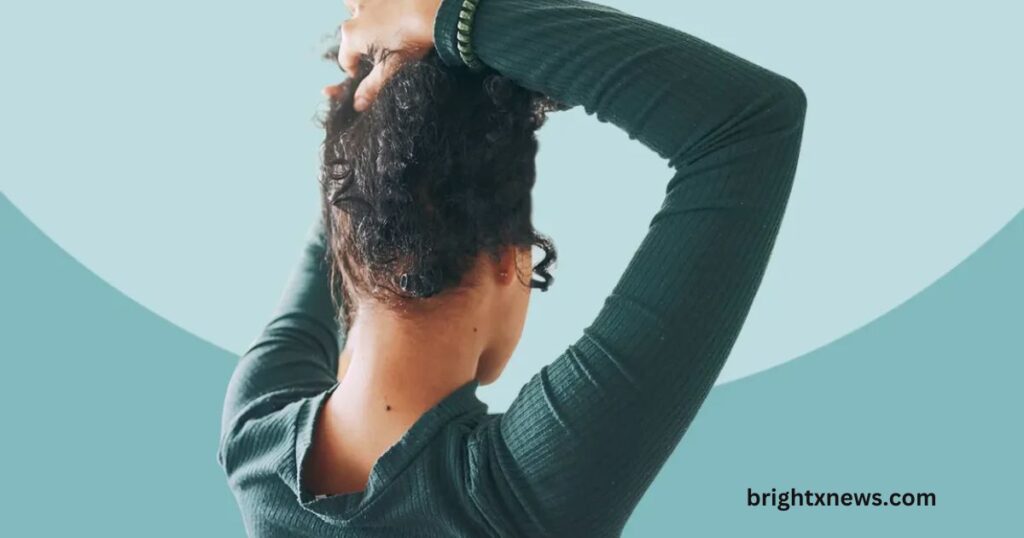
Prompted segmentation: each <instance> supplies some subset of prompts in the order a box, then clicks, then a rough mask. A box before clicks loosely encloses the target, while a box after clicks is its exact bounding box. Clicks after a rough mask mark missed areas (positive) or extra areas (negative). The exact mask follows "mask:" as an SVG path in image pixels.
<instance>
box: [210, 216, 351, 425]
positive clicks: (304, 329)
mask: <svg viewBox="0 0 1024 538" xmlns="http://www.w3.org/2000/svg"><path fill="white" fill-rule="evenodd" d="M323 232H324V229H323V221H322V219H318V220H317V222H316V223H315V224H314V225H313V226H312V227H311V228H310V230H309V232H308V233H307V235H306V239H305V241H304V243H303V248H302V251H301V254H300V256H299V259H298V261H297V263H296V265H295V266H294V268H293V270H292V273H291V276H290V278H289V280H288V283H287V285H286V286H285V290H284V293H282V295H281V297H280V299H279V300H278V304H277V307H276V308H275V311H274V313H273V315H272V316H271V319H270V321H269V322H268V323H267V324H266V326H264V328H263V329H262V331H261V332H260V334H259V336H258V337H257V338H256V339H255V341H254V342H253V343H252V345H251V346H250V347H249V349H248V350H246V352H245V353H244V354H243V355H242V357H241V359H240V360H239V363H238V366H236V368H235V371H234V373H233V375H232V378H231V381H230V383H229V385H228V389H227V395H226V397H225V402H224V413H223V421H222V426H223V428H224V432H223V433H224V434H225V435H227V434H228V433H229V431H228V430H230V429H231V428H232V427H237V426H239V425H240V424H241V423H244V422H245V420H247V419H250V418H254V417H258V416H261V415H265V414H266V413H269V412H272V411H273V410H275V409H276V408H277V407H278V406H280V405H283V404H285V403H287V402H288V401H291V400H293V399H295V398H296V397H300V396H301V395H303V394H306V393H309V394H312V393H315V392H317V391H319V390H322V389H324V388H326V387H328V386H330V384H331V383H333V382H334V380H335V376H336V372H337V369H338V351H339V346H340V345H341V344H342V342H343V334H342V333H340V332H339V326H338V323H337V321H336V319H337V318H336V316H335V308H334V302H333V299H332V297H331V292H330V284H329V279H328V266H327V261H326V258H325V245H324V235H323Z"/></svg>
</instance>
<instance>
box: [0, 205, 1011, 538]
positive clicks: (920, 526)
mask: <svg viewBox="0 0 1024 538" xmlns="http://www.w3.org/2000/svg"><path fill="white" fill-rule="evenodd" d="M0 230H3V232H4V233H3V235H2V236H0V237H2V243H0V249H2V252H3V253H4V255H5V259H6V262H5V263H4V266H3V267H4V269H3V271H4V272H3V278H2V279H0V297H3V298H4V300H3V302H2V303H0V327H3V328H4V331H5V332H4V337H3V347H2V349H3V361H2V362H0V409H2V410H3V423H4V427H5V432H6V434H5V436H4V439H5V442H4V444H3V461H5V462H6V463H7V466H6V468H5V470H4V481H3V486H2V487H0V506H2V507H3V510H4V516H3V517H2V518H0V535H2V536H65V535H68V536H71V535H87V536H93V535H97V534H98V535H102V536H242V535H244V532H243V530H242V527H241V522H240V519H239V517H238V514H237V510H236V509H235V506H234V504H233V501H232V498H231V496H230V494H229V492H228V490H227V487H226V485H225V483H224V480H223V477H222V474H221V471H220V469H219V467H218V466H217V464H216V458H215V453H216V445H217V435H218V419H219V416H218V411H219V408H220V403H221V401H222V397H223V391H224V388H225V386H226V384H227V380H228V377H229V375H230V371H231V367H232V365H233V362H234V360H235V357H234V356H233V355H232V354H231V353H228V352H226V351H223V350H221V349H219V348H216V347H214V346H212V345H210V344H208V343H206V342H204V341H202V340H200V339H198V338H196V337H195V336H193V335H191V334H189V333H187V332H186V331H184V330H182V329H181V328H179V327H177V326H175V325H173V324H171V323H169V322H167V321H166V320H164V319H162V318H160V317H158V316H156V315H154V314H153V313H152V312H150V311H148V310H147V309H145V308H144V307H142V306H140V305H139V304H138V303H136V302H135V301H133V300H131V299H129V298H128V297H126V296H125V295H124V294H122V293H120V292H118V291H117V290H116V289H114V288H113V287H111V286H110V285H109V284H107V283H105V282H103V281H102V280H100V279H99V278H97V277H96V276H95V275H94V274H92V273H91V272H89V271H88V270H87V269H86V268H85V267H84V266H82V265H81V264H80V263H79V262H78V261H76V260H74V259H73V258H71V257H70V256H69V255H68V254H67V253H65V252H64V251H62V250H60V248H59V247H57V245H55V244H54V243H53V242H52V241H50V240H49V239H48V238H47V237H45V235H43V234H42V233H41V232H40V231H39V229H38V228H36V227H35V226H33V225H32V224H31V223H30V222H29V221H28V219H27V218H26V217H25V216H24V215H23V214H22V213H20V212H18V211H17V210H16V209H15V208H14V207H13V206H12V205H11V204H10V202H9V201H8V200H6V199H5V198H2V197H0ZM1021 274H1024V212H1021V213H1018V215H1017V217H1016V218H1014V219H1013V220H1012V221H1011V222H1010V223H1009V224H1008V225H1007V226H1006V227H1005V228H1004V229H1003V230H1002V231H1000V232H999V233H998V234H996V236H995V237H994V238H992V239H991V240H989V241H988V242H987V243H986V244H985V245H983V246H982V247H981V248H980V249H979V250H978V251H977V252H976V253H974V254H973V255H971V256H970V257H969V258H968V259H967V260H965V261H963V262H962V263H961V264H959V265H958V266H957V267H956V268H955V269H953V270H952V271H951V272H950V273H949V274H947V275H945V276H943V277H942V278H941V279H939V281H938V282H936V283H935V284H933V285H932V286H930V287H929V288H928V289H927V290H925V291H923V292H922V293H920V294H918V295H916V296H914V297H913V298H912V299H910V300H909V301H907V302H905V303H904V304H902V305H900V306H899V307H897V308H895V309H894V310H892V311H891V312H889V313H887V314H886V315H884V316H882V317H880V318H879V319H877V320H875V321H873V322H871V323H870V324H868V325H866V326H865V327H862V328H860V329H858V330H856V331H854V332H852V333H851V334H849V335H847V336H845V337H843V338H840V339H839V340H837V341H835V342H832V343H831V344H829V345H827V346H825V347H823V348H820V349H818V350H815V351H814V352H812V353H809V354H807V355H805V356H803V357H800V358H798V359H796V360H794V361H790V362H788V363H786V364H784V365H782V366H777V367H775V368H773V369H770V370H768V371H765V372H762V373H759V374H756V375H754V376H751V377H748V378H745V379H742V380H740V381H736V382H733V383H729V384H726V385H724V386H719V387H717V388H716V389H714V390H713V391H712V394H711V397H710V398H709V400H708V401H707V403H706V404H705V406H704V408H703V409H702V410H701V412H700V414H699V415H698V418H697V420H696V421H695V422H694V424H693V425H692V427H691V430H690V431H689V432H688V433H687V435H686V437H684V439H683V442H682V444H681V445H680V446H679V448H678V449H677V450H676V451H675V453H674V454H673V455H672V457H671V458H670V459H669V461H668V463H667V464H666V466H665V468H664V469H663V471H662V472H661V474H660V475H659V476H658V477H657V479H656V480H655V482H654V484H653V486H652V487H651V489H650V490H649V491H648V493H647V495H646V496H645V497H644V498H643V500H642V501H641V503H640V505H639V506H638V507H637V510H636V512H635V513H634V516H633V518H632V519H631V520H630V522H629V524H628V526H627V527H626V532H625V533H624V536H627V537H637V538H640V537H652V536H673V537H674V536H691V535H692V536H737V535H750V534H751V533H757V535H763V536H781V535H786V536H823V535H824V536H864V535H881V536H904V535H910V536H1015V535H1018V534H1019V531H1020V527H1021V523H1020V516H1019V508H1020V504H1021V500H1022V499H1021V496H1022V494H1021V491H1022V490H1021V486H1020V485H1021V483H1022V479H1024V469H1022V466H1021V460H1020V454H1021V453H1024V435H1022V433H1021V428H1020V411H1021V409H1022V404H1024V396H1022V392H1021V391H1020V387H1019V383H1020V378H1021V375H1022V374H1024V366H1022V365H1024V361H1022V360H1021V359H1024V334H1022V332H1021V331H1020V328H1021V321H1022V319H1024V308H1022V305H1024V282H1022V280H1021V278H1020V275H1021ZM748 487H751V488H754V490H763V491H770V490H771V488H773V487H774V488H778V489H779V490H784V489H788V488H790V487H796V488H797V489H800V490H804V489H811V490H814V491H838V492H844V491H851V492H857V491H868V492H872V491H879V492H883V493H888V492H890V491H900V492H903V491H909V492H933V493H935V495H936V499H937V506H935V507H923V508H853V507H850V508H822V507H814V508H793V509H790V510H789V511H787V512H779V511H776V510H775V509H773V508H763V507H761V508H751V507H748V506H746V491H747V489H746V488H748ZM741 533H742V534H741Z"/></svg>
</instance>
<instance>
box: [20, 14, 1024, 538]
mask: <svg viewBox="0 0 1024 538" xmlns="http://www.w3.org/2000/svg"><path fill="white" fill-rule="evenodd" d="M607 3H608V4H610V5H613V6H615V7H619V8H622V9H625V10H627V11H629V12H631V13H635V14H637V15H641V16H644V17H648V18H651V19H655V20H658V21H659V22H663V23H665V24H668V25H671V26H674V27H676V28H679V29H682V30H684V31H687V32H689V33H692V34H694V35H696V36H698V37H701V38H704V39H707V40H708V41H710V42H712V43H715V44H717V45H719V46H722V47H724V48H726V49H727V50H730V51H732V52H735V53H737V54H739V55H741V56H743V57H745V58H748V59H750V60H751V61H754V62H756V63H758V64H761V65H763V66H765V67H768V68H769V69H772V70H774V71H777V72H779V73H782V74H785V75H786V76H788V77H790V78H792V79H794V80H796V81H797V82H799V83H800V85H801V86H802V87H804V89H805V91H806V93H807V94H808V99H809V108H808V118H807V125H806V130H805V136H804V144H803V150H802V156H801V162H800V166H799V169H798V172H797V178H796V183H795V185H794V189H793V195H792V198H791V202H790V206H789V209H788V210H787V214H786V218H785V220H784V222H783V226H782V229H781V232H780V236H779V239H778V242H777V244H776V249H775V252H774V253H773V256H772V261H771V264H770V266H769V269H768V273H767V274H766V276H765V279H764V284H763V286H762V288H761V290H760V292H759V294H758V297H757V299H756V301H755V303H754V307H753V310H752V311H751V314H750V316H749V318H748V321H747V324H746V325H745V326H744V329H743V332H742V334H741V335H740V338H739V340H738V341H737V344H736V347H735V349H734V352H733V354H732V356H731V357H730V360H729V363H728V364H727V366H726V370H725V371H724V372H723V375H722V377H721V378H720V380H719V381H720V385H719V386H718V387H717V388H716V389H715V390H714V391H713V392H712V396H711V398H710V399H709V401H708V403H707V404H706V406H705V407H704V408H703V410H702V411H701V413H700V415H699V417H698V419H697V421H696V422H695V424H694V425H693V427H692V429H691V431H690V432H689V433H688V434H687V436H686V437H685V438H684V441H683V443H682V445H681V446H680V448H679V449H678V450H677V451H676V453H675V454H674V456H673V458H672V459H671V460H670V462H669V463H668V464H667V465H666V467H665V469H664V471H663V472H662V474H661V475H659V477H658V479H657V480H656V482H655V484H654V486H653V487H652V488H651V490H650V491H649V493H648V495H647V496H646V497H645V498H644V500H643V502H642V503H641V504H640V506H639V507H638V509H637V511H636V514H635V516H634V518H633V519H632V520H631V522H630V525H629V526H628V527H627V532H626V536H637V537H647V536H680V535H687V534H692V535H701V536H709V535H710V536H717V535H722V536H733V535H735V534H738V533H741V532H742V533H745V534H750V533H752V532H757V533H761V534H765V535H778V534H782V533H785V534H788V535H795V536H819V535H823V534H824V535H829V536H834V535H840V536H841V535H851V536H860V535H864V534H869V533H870V534H873V535H875V534H877V535H902V534H911V535H918V534H923V533H926V532H927V533H929V534H931V535H942V536H945V535H948V536H962V535H964V534H970V535H984V536H1000V535H1017V534H1019V533H1020V531H1021V526H1022V525H1021V520H1020V518H1019V517H1016V518H1015V517H1013V516H1012V514H1013V513H1015V512H1016V511H1017V509H1018V507H1019V506H1020V505H1021V502H1022V501H1024V494H1022V493H1021V490H1020V487H1019V484H1020V483H1021V479H1022V478H1024V476H1022V474H1024V470H1022V465H1021V463H1020V459H1019V456H1017V457H1014V456H1016V454H1019V453H1021V452H1022V451H1021V449H1022V448H1024V447H1022V440H1021V433H1020V427H1019V426H1018V423H1019V422H1020V418H1019V416H1020V410H1021V409H1022V405H1021V404H1022V403H1024V402H1022V399H1024V397H1022V396H1021V391H1020V390H1018V389H1017V388H1016V387H1015V386H1011V383H1014V382H1015V381H1017V380H1018V379H1020V374H1021V369H1022V366H1021V364H1022V362H1021V359H1024V342H1022V337H1021V336H1020V334H1021V333H1022V331H1021V327H1022V325H1024V323H1022V322H1024V312H1022V307H1021V306H1020V305H1021V304H1022V301H1021V300H1022V299H1024V289H1022V283H1021V279H1020V278H1019V276H1017V275H1020V274H1024V216H1022V213H1021V209H1022V208H1024V170H1022V167H1021V165H1020V161H1019V147H1018V146H1019V144H1020V127H1019V126H1020V125H1022V124H1024V105H1022V104H1021V102H1022V101H1021V100H1020V99H1019V97H1018V96H1019V95H1024V74H1022V71H1021V70H1020V69H1017V68H1015V67H1013V66H1015V65H1016V64H1017V63H1019V58H1018V56H1019V51H1021V50H1024V37H1022V34H1021V33H1020V32H1019V31H1018V29H1017V28H1016V26H1017V25H1018V24H1019V21H1020V20H1021V15H1022V8H1021V7H1020V6H1019V5H1018V4H1015V3H1010V2H999V1H980V2H974V3H971V4H970V5H966V4H963V5H952V4H951V5H936V4H934V3H926V2H923V1H906V2H899V3H891V2H881V1H880V0H865V1H863V2H857V3H846V4H842V3H834V2H829V3H820V2H811V1H810V0H801V1H798V0H783V1H780V2H773V3H760V2H754V1H753V0H723V1H720V2H702V3H697V2H662V1H658V0H634V1H631V2H625V1H624V0H611V1H609V2H607ZM345 16H346V13H345V11H344V8H343V4H342V2H340V1H331V2H328V1H326V0H316V1H314V2H305V3H300V4H287V3H263V2H256V3H253V2H241V1H238V0H225V1H222V2H216V3H206V2H198V1H197V0H183V1H180V2H175V3H170V4H166V3H164V4H161V3H139V2H127V1H124V0H98V1H96V2H88V3H82V2H70V1H68V0H51V1H41V2H31V3H26V2H23V3H10V2H8V3H5V4H3V5H0V66H2V68H3V84H0V147H2V148H3V152H2V154H0V413H2V415H0V418H2V420H3V423H4V425H5V426H6V430H5V435H4V436H3V439H4V441H5V442H4V443H2V444H0V458H2V461H4V462H6V463H7V466H6V468H5V471H4V473H3V475H2V476H3V480H2V482H0V484H2V485H0V536H9V535H11V536H35V535H39V536H58V535H60V536H63V535H95V534H100V535H104V536H139V535H146V536H164V535H166V536H195V535H201V536H241V535H242V534H243V532H242V529H241V526H240V521H239V518H238V515H237V511H236V509H235V507H234V503H233V501H232V499H231V496H230V494H229V493H228V491H227V488H226V485H225V483H224V480H223V477H222V476H221V474H220V470H219V469H218V468H217V466H216V462H215V457H214V455H215V448H216V446H215V445H216V439H217V428H218V419H219V411H220V403H221V399H222V396H223V390H224V387H225V385H226V383H227V378H228V376H229V375H230V371H231V368H232V366H233V361H234V360H235V357H236V356H237V353H239V352H241V351H242V350H244V348H245V347H246V346H247V345H248V343H249V341H250V340H251V339H252V338H253V337H255V335H256V334H257V332H258V330H259V329H260V327H261V325H262V324H263V323H264V322H265V321H266V320H267V316H269V314H270V311H271V308H272V307H273V305H274V302H275V301H276V300H277V298H278V296H279V294H280V291H281V289H282V287H283V284H284V281H285V278H286V276H287V274H288V271H289V270H290V269H291V267H292V264H293V263H294V261H295V260H296V258H297V256H298V253H299V248H300V246H301V241H302V239H303V237H304V235H305V232H306V230H307V229H308V226H309V223H310V221H311V219H312V218H313V215H314V211H315V210H316V182H315V178H316V166H317V146H318V144H319V139H320V133H319V131H318V129H317V127H316V124H315V121H314V116H315V115H316V113H317V111H318V109H319V107H320V104H321V97H320V95H319V89H320V87H322V86H323V85H325V84H328V83H332V82H336V81H337V80H338V77H339V75H340V73H339V72H338V71H337V69H336V68H335V67H332V66H331V65H329V64H327V63H324V62H322V61H320V60H319V59H318V53H319V52H320V51H321V50H323V49H324V48H326V46H327V44H328V42H329V34H330V33H331V30H332V28H333V27H334V26H335V25H336V24H338V23H339V22H340V21H341V20H343V19H344V18H345ZM540 138H541V153H540V155H539V161H538V162H539V178H538V186H537V188H536V190H535V198H536V202H535V205H536V208H535V222H536V224H537V226H538V228H540V229H541V230H542V231H544V232H546V233H548V234H550V235H551V236H553V237H554V239H555V241H556V244H557V245H558V248H559V253H560V260H559V265H558V267H557V268H556V271H555V275H556V282H555V285H554V286H553V287H552V290H551V292H549V293H547V294H542V295H538V296H536V300H534V301H532V303H531V310H530V314H529V317H528V319H527V326H526V330H525V333H524V337H523V341H522V343H521V345H520V347H519V348H518V350H517V351H516V354H515V356H514V357H513V359H512V363H511V365H510V366H509V368H508V369H507V371H506V373H505V375H504V376H503V378H502V380H501V381H499V382H498V383H496V384H494V385H492V386H488V387H483V388H481V390H480V394H481V397H482V398H483V399H484V400H485V401H487V402H488V403H490V404H491V405H492V409H493V410H495V411H500V410H502V409H504V408H505V407H506V406H507V404H508V402H509V401H511V399H512V398H513V397H514V396H515V394H516V393H517V392H518V390H519V387H520V386H521V385H522V384H523V383H524V382H526V381H527V380H528V379H529V377H530V376H532V375H533V374H534V373H535V372H536V371H537V370H538V369H539V368H540V366H541V365H543V364H545V363H547V362H548V361H550V360H552V359H553V358H554V357H556V356H557V355H558V353H560V352H561V351H562V350H563V349H564V346H565V345H566V343H567V342H570V341H572V339H574V338H575V336H574V335H577V334H578V333H579V332H580V331H581V330H582V328H583V327H584V326H585V325H586V324H588V323H589V322H590V321H591V320H592V317H593V315H595V314H596V312H597V311H598V310H599V308H600V304H601V302H602V301H603V300H604V297H605V295H606V293H607V291H610V290H611V288H612V286H613V285H614V282H615V281H616V279H617V278H618V276H619V275H620V274H621V272H622V270H623V269H624V268H625V265H626V263H627V262H628V260H629V257H630V256H631V254H632V253H633V251H634V250H635V248H636V247H637V246H638V244H639V242H640V240H641V238H642V236H643V233H644V232H645V231H646V226H647V224H648V223H649V219H650V216H651V215H653V213H654V211H655V210H656V209H657V207H658V205H659V204H660V201H661V198H662V196H663V195H664V185H665V182H666V181H667V180H668V173H667V168H665V167H664V164H663V163H662V162H661V161H660V160H659V159H657V157H656V156H654V155H653V154H652V153H650V152H649V151H647V150H646V149H644V148H643V147H641V146H639V144H636V143H635V142H631V141H629V140H628V139H627V138H626V136H625V135H624V134H622V133H620V132H619V131H617V130H616V129H615V128H614V127H613V126H611V125H606V124H600V123H598V122H596V121H595V120H593V119H592V118H589V117H587V116H586V115H584V114H583V113H582V111H580V110H575V111H571V112H567V113H562V114H557V115H554V116H553V117H552V118H551V120H550V122H549V124H548V125H547V126H546V127H545V128H544V130H543V131H542V132H541V135H540ZM580 189H586V190H587V202H588V204H589V206H588V207H580V206H572V207H566V206H565V205H564V204H563V203H562V201H563V200H566V199H569V198H570V196H574V195H576V194H578V192H579V191H580ZM243 266H244V267H245V270H244V271H243V270H241V268H242V267H243ZM595 290H597V291H595ZM601 290H605V291H601ZM747 487H752V488H754V489H755V490H757V489H764V490H770V489H771V488H772V487H776V488H779V489H780V490H781V489H788V488H789V487H797V488H798V489H817V490H838V491H881V492H888V491H889V490H899V491H904V490H906V491H934V492H935V493H936V495H937V497H938V502H939V506H938V507H936V508H914V509H881V508H859V509H857V508H804V509H793V510H790V511H789V512H777V511H775V510H773V509H765V508H749V507H747V506H746V504H745V502H746V496H745V495H746V488H747ZM1014 488H1016V489H1014Z"/></svg>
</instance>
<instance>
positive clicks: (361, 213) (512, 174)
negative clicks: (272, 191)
mask: <svg viewBox="0 0 1024 538" xmlns="http://www.w3.org/2000/svg"><path fill="white" fill-rule="evenodd" d="M376 57H377V59H376V60H375V61H383V60H385V59H386V58H387V55H386V54H380V55H376ZM370 58H371V57H367V58H366V59H364V61H363V64H362V67H361V74H360V75H357V76H356V77H353V78H350V79H348V80H346V82H345V83H343V86H342V92H341V94H340V95H339V96H338V97H337V98H336V99H334V100H332V102H331V109H330V110H329V112H328V114H327V116H326V118H325V119H324V122H323V126H324V129H325V131H326V136H325V140H324V144H323V148H322V151H323V154H322V167H321V177H320V183H321V187H322V202H323V211H324V222H325V223H326V226H325V231H326V236H327V249H328V257H329V261H330V267H331V280H332V283H333V284H334V286H333V288H334V289H335V290H341V292H342V293H343V294H344V295H343V300H342V301H341V304H342V306H343V308H342V312H341V316H342V318H343V319H344V322H345V323H346V325H350V324H351V322H352V312H351V310H353V309H352V308H351V306H352V305H353V302H352V299H353V295H354V294H355V292H357V291H358V292H359V295H360V296H366V297H371V298H373V299H374V300H376V301H378V302H381V303H383V304H386V305H388V306H390V307H392V308H394V309H395V310H397V311H399V312H406V311H408V310H409V307H410V306H411V305H412V303H413V302H417V301H419V300H420V299H424V298H427V297H432V296H434V295H437V294H439V293H441V292H443V291H445V290H448V289H451V288H459V287H461V286H462V285H463V284H465V283H464V282H463V277H464V276H465V274H466V272H467V270H468V269H469V268H470V267H471V266H472V263H473V261H474V258H475V257H476V256H477V255H479V254H480V253H482V252H489V253H491V254H492V256H494V257H495V260H497V259H498V251H499V249H500V248H502V247H506V246H510V245H511V246H517V247H526V248H532V246H534V245H536V246H539V247H540V248H541V249H542V250H543V251H544V258H543V260H541V261H540V262H539V263H537V264H536V265H535V267H534V268H533V272H534V273H536V274H537V275H538V276H539V277H540V280H535V279H532V278H531V281H530V282H529V283H524V284H526V285H529V286H531V287H535V288H539V289H541V290H542V291H546V290H547V288H548V286H550V285H551V283H552V281H553V277H552V276H551V274H550V273H549V269H550V268H551V265H552V264H553V263H554V262H555V260H556V251H555V248H554V245H553V243H552V241H551V240H550V239H549V238H548V237H546V236H544V235H542V234H540V233H538V232H537V231H536V230H535V229H534V228H533V224H532V222H531V211H532V199H531V191H532V189H533V185H534V182H535V165H534V159H535V157H536V154H537V148H538V144H537V138H536V136H535V132H536V130H537V129H538V128H540V127H541V125H542V124H543V123H544V120H545V118H546V114H547V112H549V111H551V110H561V109H564V108H565V107H564V106H561V105H560V104H558V103H556V102H554V101H551V100H550V99H548V98H546V97H545V96H543V95H541V94H539V93H537V92H534V91H530V90H527V89H525V88H523V87H521V86H519V85H517V84H516V83H514V82H513V81H511V80H509V79H508V78H505V77H503V76H501V75H499V74H497V73H495V72H493V71H490V72H485V73H474V72H471V71H469V70H466V69H454V68H450V67H447V66H445V65H444V64H443V63H442V62H441V60H440V59H439V58H438V56H437V55H436V53H433V52H431V53H430V54H429V55H428V56H426V57H425V58H423V59H422V60H418V61H412V62H408V63H406V64H405V65H403V66H402V67H401V68H399V70H398V71H397V72H396V74H395V75H394V76H393V77H392V78H391V79H390V80H389V81H388V82H387V84H386V85H385V86H384V87H382V88H381V90H380V92H379V94H378V95H377V97H376V99H375V100H374V101H373V103H372V105H371V106H370V107H369V108H368V109H366V110H364V111H363V112H356V111H355V110H354V108H353V97H354V93H355V88H356V87H358V84H359V82H360V81H361V80H362V78H363V77H364V76H365V75H366V74H367V73H368V72H369V70H370V69H371V68H372V64H373V61H371V60H370ZM342 275H344V278H342ZM419 302H421V301H419Z"/></svg>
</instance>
